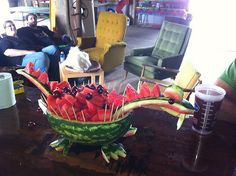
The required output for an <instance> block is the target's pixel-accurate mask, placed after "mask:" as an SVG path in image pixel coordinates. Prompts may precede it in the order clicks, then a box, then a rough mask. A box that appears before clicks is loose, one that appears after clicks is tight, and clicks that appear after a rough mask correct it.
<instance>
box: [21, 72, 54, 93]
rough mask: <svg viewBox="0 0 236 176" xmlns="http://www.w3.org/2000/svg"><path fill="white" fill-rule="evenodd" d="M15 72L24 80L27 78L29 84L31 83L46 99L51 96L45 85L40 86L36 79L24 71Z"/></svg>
mask: <svg viewBox="0 0 236 176" xmlns="http://www.w3.org/2000/svg"><path fill="white" fill-rule="evenodd" d="M16 72H17V73H18V74H20V75H22V76H24V77H25V78H27V79H28V80H29V81H30V82H32V83H33V84H34V85H35V86H36V87H37V88H38V89H39V90H40V91H41V92H42V93H43V94H44V95H45V96H46V97H48V96H49V95H51V91H50V89H49V87H48V85H47V84H42V83H41V82H40V81H39V80H38V79H36V78H35V77H34V76H32V75H31V74H29V73H27V72H25V70H24V69H18V70H16Z"/></svg>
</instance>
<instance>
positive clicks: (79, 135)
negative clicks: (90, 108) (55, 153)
mask: <svg viewBox="0 0 236 176" xmlns="http://www.w3.org/2000/svg"><path fill="white" fill-rule="evenodd" d="M47 118H48V121H49V123H50V125H51V127H52V128H53V129H54V130H55V131H56V132H58V133H59V134H61V135H62V136H63V137H65V138H67V139H68V140H70V141H72V142H76V143H79V144H85V145H91V146H101V145H104V144H110V143H112V142H114V141H116V140H118V139H119V138H120V137H122V136H123V135H124V134H126V132H127V131H128V130H129V128H130V125H131V119H132V113H127V114H126V115H125V116H124V117H123V118H120V119H117V120H114V121H106V122H103V123H101V122H78V121H75V120H67V119H62V118H61V117H59V116H56V115H54V114H52V113H50V112H48V113H47Z"/></svg>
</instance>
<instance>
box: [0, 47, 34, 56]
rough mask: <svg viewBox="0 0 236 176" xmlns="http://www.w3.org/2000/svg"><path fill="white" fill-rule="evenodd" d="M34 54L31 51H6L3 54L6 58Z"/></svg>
mask: <svg viewBox="0 0 236 176" xmlns="http://www.w3.org/2000/svg"><path fill="white" fill-rule="evenodd" d="M31 53H35V51H32V50H19V49H6V50H5V52H4V55H5V56H8V57H16V56H24V55H26V54H31Z"/></svg>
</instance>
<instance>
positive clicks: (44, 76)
mask: <svg viewBox="0 0 236 176" xmlns="http://www.w3.org/2000/svg"><path fill="white" fill-rule="evenodd" d="M38 81H39V82H41V83H42V84H48V83H49V79H48V74H47V73H46V72H43V73H42V74H41V75H40V76H39V77H38Z"/></svg>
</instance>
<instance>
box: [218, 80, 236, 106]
mask: <svg viewBox="0 0 236 176" xmlns="http://www.w3.org/2000/svg"><path fill="white" fill-rule="evenodd" d="M215 84H216V85H217V86H220V87H222V88H223V89H225V91H226V98H227V99H229V100H230V101H232V102H233V103H236V92H235V90H234V89H232V88H231V87H230V86H229V85H228V84H227V83H226V82H224V81H223V80H221V79H217V80H216V82H215Z"/></svg>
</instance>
